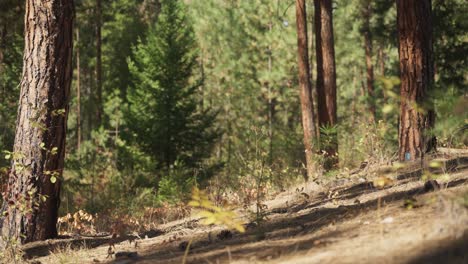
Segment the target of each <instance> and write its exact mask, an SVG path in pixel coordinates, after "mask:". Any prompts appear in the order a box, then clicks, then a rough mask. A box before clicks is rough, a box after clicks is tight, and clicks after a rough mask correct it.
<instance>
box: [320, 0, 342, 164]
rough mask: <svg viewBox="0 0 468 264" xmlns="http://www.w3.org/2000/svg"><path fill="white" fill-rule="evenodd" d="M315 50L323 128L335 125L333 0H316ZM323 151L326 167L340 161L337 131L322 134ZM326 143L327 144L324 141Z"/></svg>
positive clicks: (321, 125)
mask: <svg viewBox="0 0 468 264" xmlns="http://www.w3.org/2000/svg"><path fill="white" fill-rule="evenodd" d="M314 4H315V31H316V38H315V43H316V45H315V50H316V55H317V107H318V117H319V118H318V119H319V120H318V121H319V122H318V123H319V126H320V127H333V126H335V125H336V120H337V115H336V70H335V47H334V40H333V14H332V1H331V0H315V1H314ZM320 137H321V139H320V141H321V145H322V150H324V151H326V155H327V156H328V158H327V159H328V162H327V163H328V164H325V167H326V168H330V167H333V166H334V165H336V164H337V162H338V159H337V158H336V153H337V150H338V142H337V137H336V133H334V134H330V135H327V140H325V139H324V138H322V137H323V134H321V135H320ZM325 141H326V142H327V143H326V144H325V143H324V142H325Z"/></svg>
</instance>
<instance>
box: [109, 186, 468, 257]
mask: <svg viewBox="0 0 468 264" xmlns="http://www.w3.org/2000/svg"><path fill="white" fill-rule="evenodd" d="M465 182H466V180H465V179H463V180H455V181H452V182H450V183H449V184H448V185H447V188H453V187H455V186H458V185H461V184H463V183H465ZM349 189H350V190H354V191H350V192H348V193H347V194H346V195H344V196H342V197H339V198H337V200H340V199H350V197H352V198H354V197H357V196H359V195H361V194H363V193H367V192H373V191H378V190H375V189H372V188H370V187H369V186H364V185H362V184H360V185H356V186H353V187H350V188H349ZM425 192H427V190H425V188H424V187H423V186H422V187H415V188H412V189H409V190H406V191H400V192H394V193H390V194H388V195H386V196H383V197H380V198H376V199H373V200H369V201H367V202H365V203H360V204H353V205H346V206H339V207H337V208H317V207H318V206H320V205H321V204H322V202H320V201H319V202H316V203H313V204H303V205H300V206H296V207H294V208H289V209H288V210H286V208H285V210H275V212H281V213H283V212H284V214H285V216H284V217H280V218H277V219H275V220H272V221H268V222H265V223H264V224H262V225H261V226H259V227H256V228H254V229H250V230H247V232H246V233H244V234H235V235H234V236H233V237H232V238H231V239H229V240H223V241H215V242H213V243H210V241H208V239H207V240H201V241H196V242H194V243H193V247H192V248H191V250H190V255H192V256H193V257H189V259H188V263H200V260H202V262H208V263H209V261H212V262H214V263H216V261H217V260H219V261H221V262H223V261H222V260H223V259H224V260H228V258H233V259H249V256H252V257H256V259H257V260H262V259H264V260H266V259H267V258H273V259H274V258H276V257H279V256H281V254H282V253H283V254H284V253H287V252H290V253H291V252H295V251H300V250H309V249H312V248H313V247H315V246H318V247H321V246H323V245H324V244H326V241H327V240H328V239H330V238H333V237H336V236H337V235H338V234H336V233H334V232H331V233H328V234H326V235H325V236H323V237H313V238H311V236H307V237H308V239H303V240H301V239H296V240H295V241H294V242H293V243H291V244H292V245H285V244H284V243H281V244H279V245H278V246H274V243H273V246H272V243H269V244H268V246H266V245H265V246H264V245H262V244H261V240H262V239H265V238H266V239H268V240H269V242H271V241H275V240H278V241H279V240H281V239H291V238H294V237H295V236H299V235H304V234H313V233H314V232H315V231H317V230H318V229H320V228H322V227H324V226H328V225H330V224H335V223H338V222H341V221H344V220H349V219H353V218H355V217H356V216H358V215H360V214H361V213H362V212H363V211H374V210H377V207H378V203H379V202H380V203H382V204H385V203H387V204H388V203H397V202H400V201H401V206H402V208H403V201H404V200H406V199H408V198H411V197H413V196H414V195H419V194H423V193H425ZM304 209H310V210H311V211H310V212H309V213H307V214H304V215H300V216H292V215H289V214H288V213H294V212H298V211H300V210H304ZM271 231H274V232H271ZM341 232H344V231H343V230H342V231H341ZM322 240H323V241H325V243H321V244H318V245H316V244H315V243H314V241H322ZM256 242H258V243H257V244H255V243H256ZM462 242H463V243H465V242H466V241H462ZM463 243H462V245H465V244H463ZM254 244H255V245H254ZM314 244H315V245H314ZM228 248H229V252H228ZM454 248H458V246H456V245H455V246H454ZM466 248H468V247H466ZM154 250H155V251H156V252H155V253H153V254H149V255H145V256H143V257H141V258H140V259H139V261H140V260H141V261H149V260H154V261H155V260H157V261H160V262H162V263H180V260H181V257H182V256H183V254H184V251H183V250H180V249H179V248H178V247H176V246H174V245H172V246H171V245H163V246H160V247H155V249H154ZM454 252H455V253H454V254H455V255H456V254H458V253H459V251H456V250H455V251H454ZM441 254H443V252H442V253H441ZM466 255H468V252H464V253H463V254H462V257H465V258H466ZM201 256H204V257H203V258H202V259H199V258H200V257H201ZM428 258H430V256H428ZM415 261H416V262H414V263H424V259H423V258H421V260H420V262H417V261H419V260H415ZM115 263H117V262H115ZM431 263H435V262H431Z"/></svg>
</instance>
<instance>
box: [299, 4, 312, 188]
mask: <svg viewBox="0 0 468 264" xmlns="http://www.w3.org/2000/svg"><path fill="white" fill-rule="evenodd" d="M306 17H307V12H306V4H305V0H296V25H297V51H298V66H299V86H300V97H301V113H302V127H303V130H304V147H305V156H306V167H307V177H308V179H312V178H314V175H315V162H314V151H313V140H314V138H315V125H314V124H315V120H314V103H313V100H312V84H311V81H310V65H309V51H308V46H307V19H306Z"/></svg>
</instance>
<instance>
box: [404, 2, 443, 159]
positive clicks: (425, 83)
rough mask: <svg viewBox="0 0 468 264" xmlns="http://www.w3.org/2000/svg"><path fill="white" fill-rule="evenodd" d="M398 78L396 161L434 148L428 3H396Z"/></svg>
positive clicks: (432, 69)
mask: <svg viewBox="0 0 468 264" xmlns="http://www.w3.org/2000/svg"><path fill="white" fill-rule="evenodd" d="M397 23H398V40H399V48H398V52H399V56H400V76H401V87H400V89H401V90H400V95H401V103H400V127H399V151H398V154H399V159H400V160H416V159H419V158H422V157H423V156H424V153H425V152H427V151H430V150H432V149H433V148H434V147H435V139H434V138H433V137H431V136H430V135H429V132H430V130H431V128H433V126H434V119H435V116H434V111H433V106H432V104H431V103H430V100H429V98H428V93H429V91H430V90H431V87H432V86H433V83H434V68H433V65H434V64H433V53H432V19H431V1H430V0H397Z"/></svg>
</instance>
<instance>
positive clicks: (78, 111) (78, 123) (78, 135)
mask: <svg viewBox="0 0 468 264" xmlns="http://www.w3.org/2000/svg"><path fill="white" fill-rule="evenodd" d="M76 43H77V45H76V149H77V150H78V151H79V150H80V147H81V68H80V30H79V28H78V27H77V29H76Z"/></svg>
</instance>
